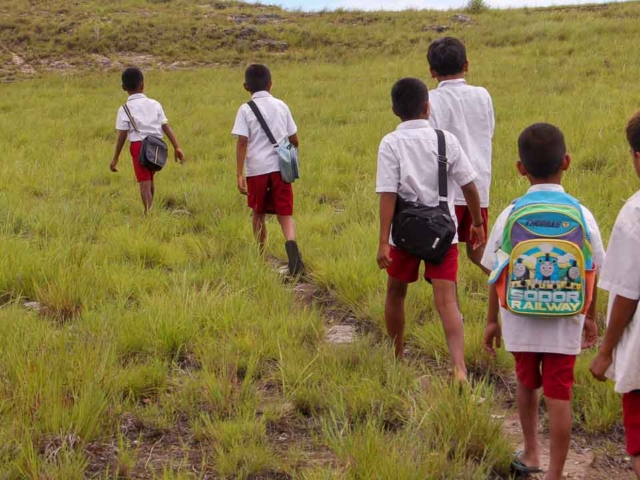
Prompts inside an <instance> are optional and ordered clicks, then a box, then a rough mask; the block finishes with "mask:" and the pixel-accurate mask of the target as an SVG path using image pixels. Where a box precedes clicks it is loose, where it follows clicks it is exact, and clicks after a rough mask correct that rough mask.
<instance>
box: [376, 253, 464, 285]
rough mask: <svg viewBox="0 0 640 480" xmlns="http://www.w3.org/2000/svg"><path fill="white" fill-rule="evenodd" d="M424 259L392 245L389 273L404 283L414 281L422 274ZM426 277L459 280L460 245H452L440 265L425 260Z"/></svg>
mask: <svg viewBox="0 0 640 480" xmlns="http://www.w3.org/2000/svg"><path fill="white" fill-rule="evenodd" d="M421 263H422V260H420V259H419V258H418V257H414V256H413V255H411V254H410V253H407V252H405V251H404V250H401V249H399V248H397V247H391V266H390V267H389V268H388V269H387V274H388V275H389V276H390V277H392V278H394V279H396V280H399V281H401V282H404V283H414V282H416V281H417V280H418V277H419V276H420V264H421ZM424 278H425V280H427V281H431V280H448V281H451V282H457V281H458V245H457V244H456V245H452V246H451V248H449V250H448V251H447V253H446V254H445V256H444V259H443V260H442V262H441V263H440V264H438V265H435V264H433V263H428V262H424Z"/></svg>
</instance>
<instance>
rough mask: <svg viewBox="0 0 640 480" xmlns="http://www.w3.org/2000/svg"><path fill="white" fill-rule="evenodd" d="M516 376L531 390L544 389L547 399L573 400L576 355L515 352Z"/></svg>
mask: <svg viewBox="0 0 640 480" xmlns="http://www.w3.org/2000/svg"><path fill="white" fill-rule="evenodd" d="M513 356H514V357H515V359H516V376H517V377H518V380H519V381H520V383H522V384H523V385H524V386H525V387H527V388H528V389H530V390H537V389H538V388H540V387H542V391H543V394H544V396H545V397H547V398H551V399H553V400H567V401H569V400H571V389H572V387H573V382H574V375H573V370H574V367H575V365H576V358H577V357H576V355H563V354H560V353H533V352H513Z"/></svg>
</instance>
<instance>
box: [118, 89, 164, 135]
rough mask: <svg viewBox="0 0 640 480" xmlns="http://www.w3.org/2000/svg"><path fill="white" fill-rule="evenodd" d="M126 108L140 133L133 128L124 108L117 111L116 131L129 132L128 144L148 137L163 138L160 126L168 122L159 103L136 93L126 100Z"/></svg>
mask: <svg viewBox="0 0 640 480" xmlns="http://www.w3.org/2000/svg"><path fill="white" fill-rule="evenodd" d="M127 107H129V111H130V112H131V115H132V116H133V120H134V121H135V122H136V125H137V127H138V130H139V131H140V133H138V132H136V131H135V129H134V128H133V126H132V124H131V121H130V120H129V117H128V116H127V114H126V112H125V111H124V107H120V108H119V109H118V116H117V117H116V130H121V131H127V132H129V141H130V142H140V141H142V140H144V139H145V138H147V137H149V136H154V137H158V138H162V137H163V135H164V134H163V132H162V126H163V125H166V124H167V123H169V120H167V117H166V116H165V114H164V110H163V109H162V105H160V102H158V101H156V100H152V99H151V98H148V97H147V96H146V95H144V94H143V93H136V94H133V95H130V96H129V98H128V99H127Z"/></svg>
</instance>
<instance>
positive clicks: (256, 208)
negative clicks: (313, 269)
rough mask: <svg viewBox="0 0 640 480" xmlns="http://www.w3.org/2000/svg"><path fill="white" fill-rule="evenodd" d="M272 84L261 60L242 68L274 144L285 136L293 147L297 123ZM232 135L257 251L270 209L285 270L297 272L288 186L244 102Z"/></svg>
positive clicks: (300, 268)
mask: <svg viewBox="0 0 640 480" xmlns="http://www.w3.org/2000/svg"><path fill="white" fill-rule="evenodd" d="M272 86H273V82H272V80H271V72H270V71H269V69H268V68H267V67H266V66H265V65H251V66H249V68H247V70H246V72H245V83H244V88H245V90H246V91H248V92H249V93H250V94H251V99H252V101H253V102H254V107H257V109H258V110H259V112H260V113H261V114H262V116H263V117H264V120H265V122H266V125H267V126H268V128H269V130H271V133H272V135H273V138H274V139H275V141H276V142H277V143H278V144H279V145H280V144H282V141H283V140H285V139H288V140H289V141H290V142H291V144H292V145H293V146H294V147H296V148H298V133H297V132H298V127H297V126H296V123H295V122H294V121H293V116H292V115H291V111H290V110H289V107H288V106H287V105H286V104H285V103H284V102H283V101H281V100H278V99H277V98H274V97H273V96H272V95H271V93H270V92H271V88H272ZM232 134H233V135H234V136H236V137H237V139H238V143H237V155H236V156H237V182H238V190H239V191H240V193H241V194H243V195H247V197H248V203H249V207H250V208H251V209H252V210H253V232H254V234H255V236H256V239H257V240H258V244H259V246H260V252H261V253H262V254H264V252H265V248H266V242H267V227H266V223H265V220H266V215H267V214H275V215H276V216H277V217H278V222H279V223H280V227H281V228H282V233H283V234H284V237H285V240H286V243H285V249H286V252H287V257H288V266H289V273H290V274H291V275H300V274H302V273H303V272H304V264H303V263H302V257H301V255H300V251H299V250H298V245H297V243H296V227H295V222H294V220H293V189H292V186H291V184H290V183H285V182H284V180H283V179H282V175H281V174H280V157H279V155H278V151H277V149H276V148H274V145H273V144H272V142H271V141H270V139H269V136H268V135H267V133H266V132H265V130H264V128H262V126H261V124H260V121H259V120H258V117H257V116H256V114H255V113H254V111H253V110H252V108H251V107H250V106H249V104H244V105H242V106H241V107H240V110H239V111H238V115H237V116H236V121H235V124H234V126H233V131H232Z"/></svg>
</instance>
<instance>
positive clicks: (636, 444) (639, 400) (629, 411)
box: [622, 390, 640, 457]
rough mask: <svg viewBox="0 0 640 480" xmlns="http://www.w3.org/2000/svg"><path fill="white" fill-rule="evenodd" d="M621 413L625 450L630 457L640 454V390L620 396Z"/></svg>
mask: <svg viewBox="0 0 640 480" xmlns="http://www.w3.org/2000/svg"><path fill="white" fill-rule="evenodd" d="M622 414H623V416H624V433H625V435H626V437H627V452H628V453H629V455H631V456H632V457H637V456H640V390H635V391H633V392H629V393H625V394H624V395H623V396H622Z"/></svg>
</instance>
